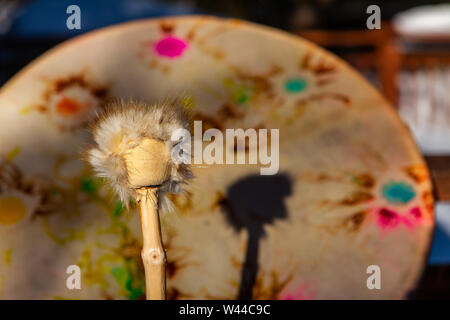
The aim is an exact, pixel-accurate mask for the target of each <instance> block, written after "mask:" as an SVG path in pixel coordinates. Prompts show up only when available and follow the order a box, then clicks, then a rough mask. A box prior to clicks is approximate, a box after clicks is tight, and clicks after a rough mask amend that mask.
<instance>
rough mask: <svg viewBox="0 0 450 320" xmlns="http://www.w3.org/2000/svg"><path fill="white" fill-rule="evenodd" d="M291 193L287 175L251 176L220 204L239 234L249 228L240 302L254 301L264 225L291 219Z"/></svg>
mask: <svg viewBox="0 0 450 320" xmlns="http://www.w3.org/2000/svg"><path fill="white" fill-rule="evenodd" d="M290 194H291V181H290V179H289V177H288V176H287V175H285V174H280V175H275V176H256V175H255V176H248V177H245V178H243V179H241V180H239V181H237V182H236V183H234V184H233V185H231V186H230V187H229V188H228V190H227V194H226V197H225V198H224V199H223V200H222V201H221V202H220V204H221V206H222V208H223V211H224V213H225V215H226V217H227V220H228V222H229V223H230V224H231V225H232V226H233V227H234V228H235V230H236V231H240V230H241V229H244V228H245V229H247V232H248V240H247V252H246V255H245V260H244V264H243V266H242V272H241V284H240V288H239V295H238V299H244V300H245V299H252V293H253V287H254V285H255V281H256V275H257V274H258V255H259V242H260V239H261V238H262V237H263V236H265V233H264V225H265V224H270V223H273V222H274V221H275V219H276V218H278V219H282V218H286V217H287V210H286V206H285V204H284V198H285V197H287V196H288V195H290Z"/></svg>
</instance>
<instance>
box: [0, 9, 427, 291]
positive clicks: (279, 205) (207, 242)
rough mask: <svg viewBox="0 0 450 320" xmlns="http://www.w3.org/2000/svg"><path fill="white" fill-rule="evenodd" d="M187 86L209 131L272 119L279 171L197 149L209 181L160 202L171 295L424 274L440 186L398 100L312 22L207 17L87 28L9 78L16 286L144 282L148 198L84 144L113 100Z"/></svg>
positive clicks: (1, 107) (1, 270) (7, 269)
mask: <svg viewBox="0 0 450 320" xmlns="http://www.w3.org/2000/svg"><path fill="white" fill-rule="evenodd" d="M174 97H177V98H179V99H180V101H181V103H183V104H184V105H185V107H186V108H188V109H189V110H190V112H191V114H192V115H193V119H194V120H196V121H201V124H202V130H203V131H202V132H206V130H207V129H210V128H215V129H218V130H220V131H221V132H225V131H226V129H232V128H235V129H238V128H241V129H243V130H247V129H251V128H253V129H255V131H256V132H268V133H270V134H269V138H268V142H269V145H270V148H269V149H270V150H268V151H269V152H268V153H267V154H266V160H267V157H269V158H268V159H269V160H270V163H268V164H267V162H266V165H265V166H266V167H268V166H271V167H272V168H273V169H274V170H272V171H271V172H270V174H261V165H255V164H246V163H244V164H217V163H213V164H205V163H193V164H192V169H193V172H194V175H195V179H194V180H193V181H192V183H191V184H190V185H189V186H188V187H187V191H186V192H185V193H184V194H180V195H175V196H171V200H172V202H173V205H174V208H175V209H174V211H173V212H172V213H167V214H164V215H163V216H162V230H163V238H164V243H165V247H166V250H167V257H168V262H167V294H168V298H169V299H237V298H253V299H402V298H406V297H408V295H409V294H410V293H411V291H412V290H414V288H415V286H416V285H417V282H418V280H419V278H420V275H421V272H422V270H423V267H424V263H425V260H426V256H427V253H428V249H429V246H430V240H431V238H430V237H431V234H432V230H433V226H434V219H433V198H432V192H431V183H430V178H429V175H428V170H427V168H426V166H425V163H424V160H423V158H422V156H421V155H420V153H419V151H418V149H417V147H416V145H415V143H414V141H413V139H412V138H411V135H410V133H409V131H408V129H407V128H406V127H405V125H404V124H403V123H402V122H401V120H400V118H399V117H398V115H397V113H396V112H395V111H394V109H393V108H392V107H391V106H389V105H388V104H387V102H386V101H385V100H384V99H383V98H382V97H381V96H380V94H379V93H378V92H377V91H376V90H375V89H374V88H373V87H372V86H371V85H369V84H368V83H367V82H366V80H364V79H363V78H362V77H361V76H360V75H359V74H358V73H357V72H355V71H354V70H353V69H352V68H351V67H349V66H348V65H346V64H345V63H344V62H343V61H341V60H340V59H338V58H336V57H334V56H333V55H332V54H330V53H328V52H326V51H324V50H322V49H321V48H318V47H316V46H315V45H313V44H311V43H309V42H307V41H305V40H303V39H301V38H298V37H296V36H293V35H289V34H287V33H284V32H281V31H277V30H274V29H271V28H268V27H263V26H259V25H255V24H251V23H247V22H243V21H238V20H233V19H219V18H213V17H202V16H193V17H173V18H163V19H151V20H143V21H137V22H131V23H126V24H121V25H118V26H113V27H109V28H105V29H102V30H98V31H94V32H90V33H87V34H85V35H82V36H79V37H76V38H74V39H72V40H70V41H67V42H65V43H63V44H61V45H59V46H57V47H56V48H54V49H52V50H50V51H49V52H48V53H46V54H44V55H43V56H41V57H39V58H38V59H37V60H36V61H34V62H33V63H31V64H30V65H29V66H27V67H26V68H25V69H23V70H22V71H21V72H19V73H18V74H17V75H16V76H15V77H14V78H12V79H11V80H10V81H9V82H8V83H7V84H6V85H5V86H4V87H3V88H2V89H1V91H0V124H1V125H0V141H1V142H2V143H1V144H0V154H1V155H2V160H1V166H0V239H1V241H0V298H2V299H141V298H143V297H144V292H145V290H144V278H143V277H144V274H143V267H142V263H141V257H140V250H141V241H142V239H141V235H140V223H139V215H138V213H137V209H136V206H135V205H133V204H132V205H131V207H130V209H125V206H124V205H123V204H122V203H121V202H120V201H118V200H117V199H116V198H115V197H114V195H113V193H112V192H111V190H110V189H109V188H108V187H107V186H106V185H105V184H104V182H103V181H102V180H100V179H98V178H95V177H94V175H93V173H92V171H91V169H90V168H89V166H88V165H87V164H86V163H85V162H84V161H82V160H81V154H80V151H81V150H83V147H84V146H85V145H86V143H87V142H88V141H89V139H91V138H90V136H89V133H88V130H87V126H88V123H89V122H90V120H92V119H93V118H94V117H95V114H96V112H98V111H100V110H101V109H102V108H104V105H105V103H106V102H107V101H109V100H110V99H113V98H134V99H139V100H144V101H147V102H148V103H157V102H161V101H164V100H167V99H172V98H174ZM264 130H267V131H264ZM274 130H275V131H274ZM275 133H276V134H277V135H278V137H279V143H276V142H277V141H276V140H272V139H271V138H273V137H275V136H274V134H275ZM200 136H201V134H200ZM271 143H273V144H271ZM206 144H207V143H204V147H205V148H206ZM272 147H273V148H272ZM249 148H251V146H248V145H244V148H240V149H239V148H238V149H233V150H227V151H230V152H234V153H240V152H241V153H242V152H243V153H247V152H248V151H249V150H248V149H249ZM73 270H75V271H76V270H78V271H79V275H80V277H81V288H79V289H77V288H73V287H71V286H70V283H69V282H70V281H71V277H72V276H74V275H75V273H76V272H75V273H73Z"/></svg>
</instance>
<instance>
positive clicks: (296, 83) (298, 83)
mask: <svg viewBox="0 0 450 320" xmlns="http://www.w3.org/2000/svg"><path fill="white" fill-rule="evenodd" d="M307 86H308V82H307V81H306V80H305V79H302V78H292V79H288V80H286V82H285V83H284V89H286V91H287V92H292V93H296V92H301V91H303V90H305V89H306V87H307Z"/></svg>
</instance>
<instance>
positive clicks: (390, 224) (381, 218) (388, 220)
mask: <svg viewBox="0 0 450 320" xmlns="http://www.w3.org/2000/svg"><path fill="white" fill-rule="evenodd" d="M398 223H399V216H398V213H397V212H394V211H392V210H389V209H386V208H382V209H380V210H379V211H378V224H379V225H380V227H382V228H384V229H385V228H394V227H396V226H397V225H398Z"/></svg>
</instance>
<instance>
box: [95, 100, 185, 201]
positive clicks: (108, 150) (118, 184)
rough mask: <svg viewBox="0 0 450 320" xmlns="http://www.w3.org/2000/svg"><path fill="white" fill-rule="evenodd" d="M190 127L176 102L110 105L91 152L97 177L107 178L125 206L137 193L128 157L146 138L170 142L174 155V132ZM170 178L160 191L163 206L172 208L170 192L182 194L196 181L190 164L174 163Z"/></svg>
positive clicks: (130, 102)
mask: <svg viewBox="0 0 450 320" xmlns="http://www.w3.org/2000/svg"><path fill="white" fill-rule="evenodd" d="M179 128H184V129H188V128H189V122H188V117H187V114H186V112H185V110H184V108H183V107H181V106H178V105H177V104H176V103H166V104H161V105H146V104H144V103H142V102H134V101H129V102H126V101H123V100H122V101H119V102H116V103H114V104H112V105H110V106H108V107H107V108H106V109H105V111H104V112H103V114H101V115H100V116H99V117H98V120H97V122H96V123H95V124H94V127H93V135H94V141H95V145H94V146H93V147H92V148H91V149H89V150H87V155H86V156H87V160H88V161H89V162H90V164H91V165H92V167H93V168H94V171H95V173H96V174H97V176H99V177H102V178H105V179H106V180H107V181H108V182H109V183H110V184H111V186H112V188H113V189H114V191H115V192H116V194H117V195H118V196H119V198H120V199H121V201H122V202H123V203H124V205H125V206H127V205H128V203H129V200H130V199H131V198H135V197H136V191H135V189H134V188H132V187H131V186H130V183H129V181H128V172H127V167H126V164H125V160H124V154H125V153H126V152H127V150H129V149H130V148H133V147H135V146H136V145H138V144H139V142H140V141H141V140H142V139H144V138H152V139H158V140H161V141H163V142H165V143H166V146H167V147H168V148H169V152H170V153H171V148H172V147H173V143H172V141H171V139H170V138H171V136H172V133H173V131H174V130H176V129H179ZM171 166H172V172H171V176H170V179H169V180H168V181H167V182H166V183H164V184H163V185H162V186H161V188H160V196H159V199H160V205H161V207H162V208H163V209H168V208H169V206H170V201H169V200H168V199H167V197H166V196H165V194H166V193H167V192H172V193H173V192H175V193H178V192H180V191H181V187H180V184H181V183H183V182H186V180H188V179H191V178H192V173H191V171H190V168H189V166H188V165H186V164H183V163H181V164H176V163H175V162H172V164H171Z"/></svg>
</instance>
